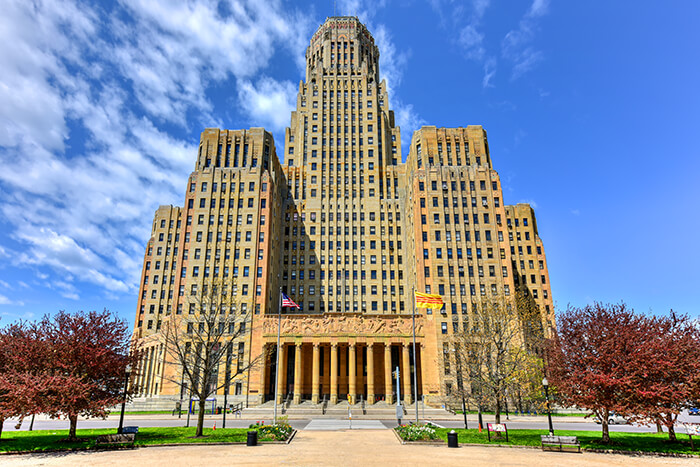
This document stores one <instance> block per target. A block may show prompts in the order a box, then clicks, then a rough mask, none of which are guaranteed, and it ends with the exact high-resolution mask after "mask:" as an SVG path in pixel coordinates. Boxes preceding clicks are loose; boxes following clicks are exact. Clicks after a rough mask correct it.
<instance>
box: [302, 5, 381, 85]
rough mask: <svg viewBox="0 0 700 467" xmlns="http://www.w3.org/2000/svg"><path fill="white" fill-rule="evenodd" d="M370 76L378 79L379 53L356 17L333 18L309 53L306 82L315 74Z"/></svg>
mask: <svg viewBox="0 0 700 467" xmlns="http://www.w3.org/2000/svg"><path fill="white" fill-rule="evenodd" d="M317 73H320V74H323V75H338V74H350V75H355V74H360V73H362V74H369V75H374V77H375V78H378V77H379V49H378V48H377V46H376V45H375V43H374V37H372V34H370V32H369V30H368V29H367V27H365V25H364V24H362V23H361V22H360V20H359V19H358V18H357V17H356V16H331V17H329V18H326V21H325V22H324V23H323V24H322V25H321V26H320V27H319V28H318V30H317V31H316V33H314V35H313V36H312V37H311V41H310V44H309V47H308V48H307V49H306V80H307V82H308V81H309V79H310V78H311V76H312V75H314V74H317Z"/></svg>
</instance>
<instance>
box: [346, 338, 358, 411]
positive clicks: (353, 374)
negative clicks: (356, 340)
mask: <svg viewBox="0 0 700 467" xmlns="http://www.w3.org/2000/svg"><path fill="white" fill-rule="evenodd" d="M348 367H349V368H348V375H349V378H350V382H349V388H348V404H354V403H355V402H356V400H355V399H356V397H357V355H356V352H355V344H350V347H349V350H348Z"/></svg>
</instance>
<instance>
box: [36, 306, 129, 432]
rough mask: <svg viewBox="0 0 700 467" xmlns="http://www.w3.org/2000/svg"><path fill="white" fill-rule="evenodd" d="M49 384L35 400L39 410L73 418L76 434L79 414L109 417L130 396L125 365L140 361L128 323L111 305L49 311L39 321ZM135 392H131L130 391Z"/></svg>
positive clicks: (43, 360) (45, 369) (42, 360)
mask: <svg viewBox="0 0 700 467" xmlns="http://www.w3.org/2000/svg"><path fill="white" fill-rule="evenodd" d="M37 329H38V334H39V336H40V338H41V339H42V340H43V342H44V345H42V346H40V354H39V355H36V356H35V358H38V359H41V362H42V365H43V367H44V368H43V375H42V377H43V378H45V381H46V387H45V388H44V389H43V390H42V391H41V392H40V393H38V394H37V396H38V398H37V399H36V400H35V404H36V407H37V408H38V410H39V411H41V412H44V413H47V414H48V415H49V416H51V417H60V416H65V417H67V418H68V420H69V421H70V430H69V436H68V439H69V440H75V439H76V427H77V423H78V416H80V415H82V416H86V417H102V418H104V417H106V416H107V414H108V413H109V411H108V407H111V406H114V405H117V404H118V403H120V402H121V401H122V400H123V398H124V397H125V394H124V378H125V375H126V368H127V366H129V365H133V364H135V363H136V361H137V359H138V355H136V354H135V353H133V352H131V345H130V337H131V332H130V330H129V327H128V325H127V323H126V322H125V321H123V320H121V319H119V318H117V317H116V316H115V315H112V313H110V312H109V311H107V310H104V311H103V312H97V311H91V312H89V313H85V312H82V311H80V312H78V313H76V314H68V313H66V312H64V311H60V312H58V314H56V315H54V316H53V317H49V316H48V315H46V316H45V317H44V318H43V319H42V320H41V322H39V323H38V326H37ZM129 395H130V394H126V397H129Z"/></svg>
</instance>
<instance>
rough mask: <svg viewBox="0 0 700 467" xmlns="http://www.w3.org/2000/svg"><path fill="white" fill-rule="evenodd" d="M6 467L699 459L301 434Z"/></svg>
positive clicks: (20, 461) (382, 435) (543, 466)
mask: <svg viewBox="0 0 700 467" xmlns="http://www.w3.org/2000/svg"><path fill="white" fill-rule="evenodd" d="M0 464H2V465H3V466H5V465H8V466H14V465H28V466H39V465H41V466H63V465H70V466H91V467H92V466H114V465H142V466H144V465H147V466H149V467H157V466H167V467H175V466H180V465H182V466H199V465H201V466H214V465H230V464H243V465H304V466H316V465H318V466H327V465H333V466H335V465H338V466H345V465H348V466H355V465H362V466H372V465H378V466H387V465H391V466H395V465H397V466H403V465H407V466H408V465H421V464H422V465H440V466H443V465H446V466H450V465H454V466H464V465H469V466H472V465H477V466H479V465H508V466H525V465H535V466H537V467H548V466H570V465H586V466H594V467H595V466H623V465H624V466H627V465H630V464H634V465H635V467H643V466H659V465H697V460H696V459H676V458H659V457H630V456H622V455H610V454H593V453H586V454H573V453H551V452H542V451H540V450H538V449H523V448H498V447H461V448H459V449H450V448H447V447H446V446H445V445H442V446H432V445H428V446H426V445H402V444H400V443H399V441H398V440H397V438H396V437H395V435H394V433H393V432H392V431H391V430H386V429H384V430H352V431H351V430H346V431H312V430H304V431H299V432H298V433H297V435H296V437H295V438H294V440H293V441H292V442H291V444H289V445H280V444H275V445H262V446H257V447H247V446H242V445H235V446H231V445H228V446H173V447H162V448H143V449H135V450H126V451H104V452H79V453H69V454H66V453H64V454H30V455H22V456H0Z"/></svg>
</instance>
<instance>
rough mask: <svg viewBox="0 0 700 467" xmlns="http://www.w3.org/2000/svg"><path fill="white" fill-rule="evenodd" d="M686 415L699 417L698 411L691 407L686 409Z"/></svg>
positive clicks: (699, 412) (699, 410)
mask: <svg viewBox="0 0 700 467" xmlns="http://www.w3.org/2000/svg"><path fill="white" fill-rule="evenodd" d="M688 415H700V409H699V408H697V407H691V408H689V409H688Z"/></svg>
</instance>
